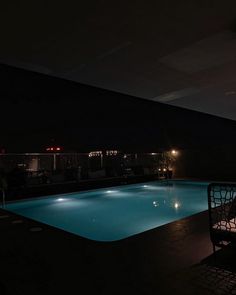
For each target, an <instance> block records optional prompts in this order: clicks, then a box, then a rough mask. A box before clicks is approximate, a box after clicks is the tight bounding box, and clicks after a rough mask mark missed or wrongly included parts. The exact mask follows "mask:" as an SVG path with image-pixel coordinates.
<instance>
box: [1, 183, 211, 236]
mask: <svg viewBox="0 0 236 295" xmlns="http://www.w3.org/2000/svg"><path fill="white" fill-rule="evenodd" d="M207 186H208V183H206V182H188V181H168V182H166V181H154V182H148V183H142V184H135V185H124V186H117V187H111V188H106V189H98V190H92V191H82V192H76V193H70V194H63V195H54V196H49V197H42V198H37V199H31V200H23V201H17V202H13V203H7V204H6V210H9V211H11V212H14V213H17V214H19V215H22V216H25V217H28V218H31V219H34V220H36V221H40V222H42V223H46V224H49V225H51V226H54V227H57V228H60V229H63V230H65V231H68V232H71V233H74V234H76V235H79V236H82V237H85V238H88V239H91V240H96V241H116V240H121V239H124V238H126V237H129V236H132V235H135V234H138V233H141V232H144V231H147V230H149V229H153V228H155V227H158V226H161V225H163V224H167V223H169V222H172V221H175V220H178V219H181V218H183V217H187V216H190V215H192V214H195V213H198V212H201V211H204V210H206V209H207V206H208V205H207Z"/></svg>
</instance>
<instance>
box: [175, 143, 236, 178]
mask: <svg viewBox="0 0 236 295" xmlns="http://www.w3.org/2000/svg"><path fill="white" fill-rule="evenodd" d="M174 167H175V171H174V176H175V177H179V178H185V177H187V178H196V179H202V180H210V181H236V146H224V147H220V148H218V147H211V148H210V147H209V148H207V149H191V150H182V151H180V153H179V155H178V159H177V160H176V162H175V165H174Z"/></svg>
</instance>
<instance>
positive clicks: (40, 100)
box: [0, 65, 236, 152]
mask: <svg viewBox="0 0 236 295" xmlns="http://www.w3.org/2000/svg"><path fill="white" fill-rule="evenodd" d="M0 81H1V84H0V99H1V116H0V134H1V139H0V140H1V142H0V146H5V147H6V149H7V151H9V152H13V151H16V152H26V151H27V152H34V151H42V150H43V149H44V148H45V146H46V145H48V144H49V143H50V142H51V141H52V140H54V141H55V143H57V144H60V145H62V146H64V147H65V148H66V149H70V150H78V151H80V152H82V151H89V150H94V149H99V150H100V149H107V148H108V149H119V150H123V151H131V152H142V151H148V152H149V151H150V152H153V151H157V150H159V149H170V148H173V147H175V148H181V149H186V148H206V149H207V148H208V147H211V146H213V145H214V146H215V145H217V146H218V145H222V144H228V145H230V144H236V137H235V136H234V134H235V132H236V122H234V121H230V120H227V119H222V118H217V117H215V116H211V115H207V114H202V113H199V112H195V111H190V110H186V109H182V108H178V107H174V106H169V105H166V104H161V103H157V102H152V101H147V100H144V99H139V98H136V97H132V96H129V95H124V94H121V93H116V92H112V91H108V90H104V89H99V88H96V87H91V86H88V85H82V84H79V83H75V82H71V81H67V80H63V79H58V78H54V77H49V76H46V75H42V74H38V73H33V72H29V71H26V70H22V69H16V68H13V67H9V66H6V65H0Z"/></svg>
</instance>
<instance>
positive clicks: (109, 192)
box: [106, 191, 118, 194]
mask: <svg viewBox="0 0 236 295" xmlns="http://www.w3.org/2000/svg"><path fill="white" fill-rule="evenodd" d="M117 192H118V191H106V193H107V194H111V193H117Z"/></svg>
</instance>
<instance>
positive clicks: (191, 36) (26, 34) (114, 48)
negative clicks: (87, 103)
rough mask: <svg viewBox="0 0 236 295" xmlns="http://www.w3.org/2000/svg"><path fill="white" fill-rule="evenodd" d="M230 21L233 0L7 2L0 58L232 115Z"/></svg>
mask: <svg viewBox="0 0 236 295" xmlns="http://www.w3.org/2000/svg"><path fill="white" fill-rule="evenodd" d="M235 21H236V2H235V0H227V1H225V2H222V0H220V1H219V0H214V1H213V0H212V1H210V0H204V1H201V0H194V1H193V0H183V1H181V0H179V1H176V0H166V1H154V0H150V1H148V2H145V3H144V2H143V1H140V0H133V1H108V0H94V1H73V2H72V1H67V2H58V1H57V2H54V1H39V2H37V3H36V2H35V1H27V4H26V2H24V1H16V0H15V1H14V0H13V1H5V2H4V3H1V10H0V35H1V46H0V61H1V62H2V63H6V64H9V65H13V66H17V67H21V68H24V69H28V70H33V71H36V72H40V73H44V74H48V75H52V76H55V77H61V78H65V79H68V80H73V81H77V82H81V83H85V84H88V85H95V86H98V87H102V88H105V89H110V90H115V91H118V92H121V93H125V94H129V95H133V96H137V97H142V98H146V99H149V100H154V101H159V102H164V103H167V104H172V105H176V106H181V107H185V108H190V109H193V110H199V111H202V112H206V113H210V114H215V115H218V116H222V117H226V118H230V119H234V120H236V87H235V83H236V33H235ZM111 103H112V102H111Z"/></svg>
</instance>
